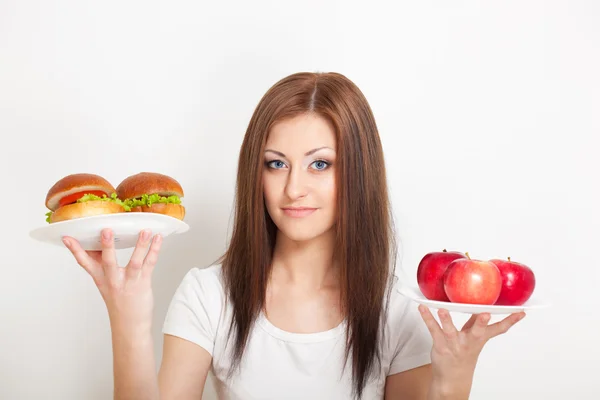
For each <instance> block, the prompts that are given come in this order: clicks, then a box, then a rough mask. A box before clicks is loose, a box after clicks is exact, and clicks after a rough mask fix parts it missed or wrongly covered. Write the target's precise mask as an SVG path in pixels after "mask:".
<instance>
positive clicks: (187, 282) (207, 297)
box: [163, 265, 226, 355]
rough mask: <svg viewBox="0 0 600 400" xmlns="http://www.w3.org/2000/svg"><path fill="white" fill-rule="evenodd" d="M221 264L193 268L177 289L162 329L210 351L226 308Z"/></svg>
mask: <svg viewBox="0 0 600 400" xmlns="http://www.w3.org/2000/svg"><path fill="white" fill-rule="evenodd" d="M225 304H226V301H225V290H224V286H223V279H222V274H221V266H220V265H212V266H210V267H206V268H199V267H194V268H192V269H190V270H189V271H188V272H187V273H186V274H185V276H184V277H183V279H182V280H181V283H180V284H179V287H178V288H177V290H176V291H175V294H174V295H173V298H172V300H171V303H170V305H169V308H168V310H167V314H166V316H165V320H164V324H163V333H166V334H170V335H173V336H178V337H181V338H184V339H187V340H189V341H192V342H195V343H197V344H199V345H201V346H202V347H204V348H205V349H206V350H207V351H208V352H209V353H210V354H211V355H212V351H213V346H214V342H215V338H216V336H217V335H218V332H219V330H220V325H221V322H222V320H223V313H224V311H225V307H224V305H225Z"/></svg>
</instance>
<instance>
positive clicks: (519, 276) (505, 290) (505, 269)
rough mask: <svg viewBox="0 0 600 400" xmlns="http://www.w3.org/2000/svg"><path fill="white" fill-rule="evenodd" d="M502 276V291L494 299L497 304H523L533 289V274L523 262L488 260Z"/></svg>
mask: <svg viewBox="0 0 600 400" xmlns="http://www.w3.org/2000/svg"><path fill="white" fill-rule="evenodd" d="M490 262H491V263H494V264H495V265H496V267H498V270H500V275H501V276H502V291H501V292H500V297H498V300H497V301H496V304H497V305H503V306H520V305H522V304H524V303H525V302H526V301H527V300H529V298H530V297H531V294H532V293H533V290H534V289H535V275H534V273H533V271H532V270H531V268H529V267H528V266H527V265H525V264H521V263H518V262H515V261H511V260H510V257H508V261H506V260H497V259H494V260H490Z"/></svg>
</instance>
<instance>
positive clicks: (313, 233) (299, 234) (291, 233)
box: [279, 227, 331, 243]
mask: <svg viewBox="0 0 600 400" xmlns="http://www.w3.org/2000/svg"><path fill="white" fill-rule="evenodd" d="M330 232H331V228H328V229H321V230H316V229H314V228H313V229H299V228H298V227H294V228H293V229H291V228H289V229H286V227H283V229H281V228H280V229H279V235H282V236H284V237H285V239H286V240H289V241H292V242H298V243H302V242H310V241H314V240H316V239H319V238H322V237H324V236H326V235H327V234H329V233H330Z"/></svg>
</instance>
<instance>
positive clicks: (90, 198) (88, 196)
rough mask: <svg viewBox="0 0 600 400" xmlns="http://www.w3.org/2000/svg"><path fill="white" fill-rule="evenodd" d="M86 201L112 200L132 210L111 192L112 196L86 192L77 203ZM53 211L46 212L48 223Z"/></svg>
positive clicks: (127, 209) (126, 209)
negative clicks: (100, 195)
mask: <svg viewBox="0 0 600 400" xmlns="http://www.w3.org/2000/svg"><path fill="white" fill-rule="evenodd" d="M86 201H110V202H113V203H117V204H119V205H120V206H122V207H123V208H124V209H125V211H131V208H130V207H129V206H128V205H127V204H125V202H124V201H123V200H121V199H119V198H118V197H117V194H116V193H113V194H111V195H110V197H108V196H106V195H103V196H102V197H99V196H96V195H94V194H86V195H84V196H83V197H81V198H80V199H79V200H77V203H83V202H86ZM52 213H53V211H48V212H47V213H46V214H45V215H46V222H47V223H50V217H51V215H52Z"/></svg>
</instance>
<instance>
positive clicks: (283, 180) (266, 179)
mask: <svg viewBox="0 0 600 400" xmlns="http://www.w3.org/2000/svg"><path fill="white" fill-rule="evenodd" d="M335 157H336V140H335V131H334V129H333V126H332V125H331V123H330V122H329V121H328V120H327V119H325V118H323V117H320V116H318V115H316V114H303V115H299V116H297V117H294V118H291V119H288V120H284V121H281V122H279V123H277V124H275V125H273V127H272V128H271V131H270V132H269V136H268V139H267V145H266V148H265V154H264V159H265V168H264V172H263V184H264V197H265V202H266V206H267V210H268V212H269V215H270V216H271V218H272V219H273V222H275V225H277V227H278V228H279V230H280V231H281V232H282V233H283V234H284V235H286V236H287V237H288V238H290V239H291V240H294V241H305V240H310V239H313V238H316V237H318V236H321V235H322V234H324V233H326V232H328V231H330V230H331V228H332V227H333V225H334V222H335V218H336V210H335V206H336V199H335V197H336V196H335V194H336V192H335Z"/></svg>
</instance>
